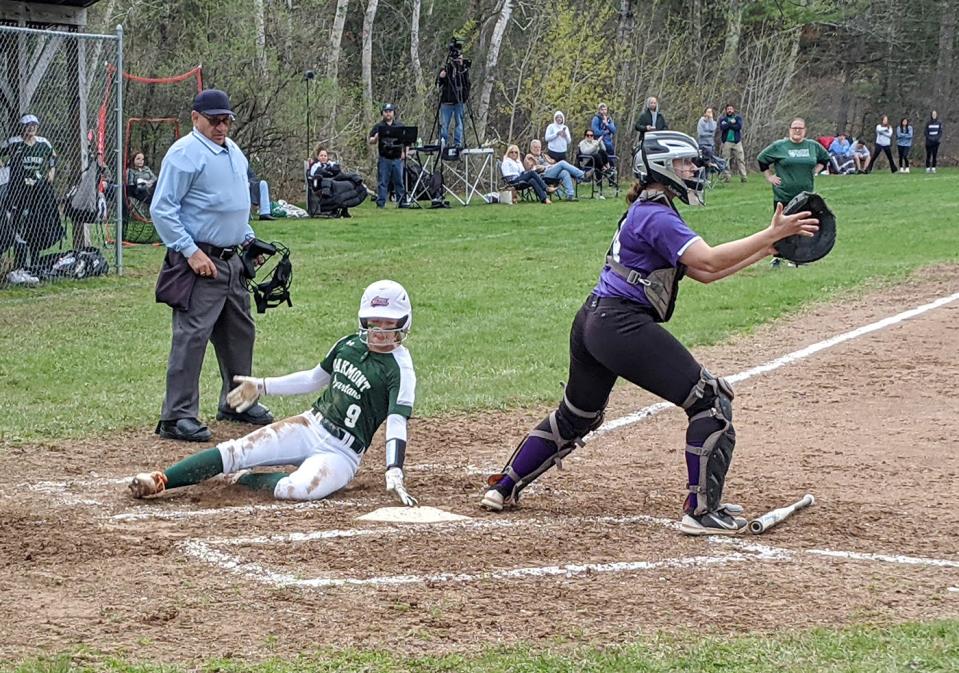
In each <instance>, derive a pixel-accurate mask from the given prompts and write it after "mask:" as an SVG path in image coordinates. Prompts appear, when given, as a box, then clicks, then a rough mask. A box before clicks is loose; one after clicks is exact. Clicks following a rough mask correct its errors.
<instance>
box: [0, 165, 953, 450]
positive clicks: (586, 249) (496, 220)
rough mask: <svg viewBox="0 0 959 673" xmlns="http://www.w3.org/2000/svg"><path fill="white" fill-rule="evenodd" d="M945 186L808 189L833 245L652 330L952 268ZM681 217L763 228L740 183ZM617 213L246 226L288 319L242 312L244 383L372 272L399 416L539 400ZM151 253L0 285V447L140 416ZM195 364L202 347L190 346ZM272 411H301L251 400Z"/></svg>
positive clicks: (758, 207) (330, 321) (334, 323)
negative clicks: (826, 215)
mask: <svg viewBox="0 0 959 673" xmlns="http://www.w3.org/2000/svg"><path fill="white" fill-rule="evenodd" d="M957 188H959V173H957V172H955V171H944V172H943V173H940V174H937V175H935V176H927V175H925V174H917V175H909V176H906V175H889V174H883V175H872V176H850V177H827V178H820V180H819V189H820V191H821V192H822V193H823V194H824V195H825V196H826V197H827V199H828V200H829V202H830V204H831V205H832V207H833V208H834V210H835V212H836V215H837V218H838V221H839V238H838V243H837V245H836V248H835V250H834V251H833V252H832V254H831V255H830V256H829V257H828V258H826V259H825V260H823V261H821V262H819V263H816V264H814V265H810V266H808V267H803V268H800V269H798V270H796V269H783V270H779V271H775V270H772V269H770V268H769V267H768V265H765V264H763V265H757V266H755V267H753V268H751V269H749V270H747V271H745V272H742V273H740V274H738V275H737V276H735V277H733V278H730V279H727V280H724V281H723V282H721V283H719V284H715V285H712V286H702V285H699V284H698V283H696V282H694V281H689V280H687V281H686V282H684V283H683V288H682V299H681V302H680V304H679V308H678V310H677V311H676V315H675V316H674V318H673V320H672V322H671V323H670V327H671V329H672V330H673V331H674V333H675V334H676V335H677V336H678V337H679V338H680V339H681V340H682V341H684V342H685V343H687V344H688V345H690V346H697V345H702V344H709V343H714V342H717V341H721V340H722V339H724V338H725V337H726V336H727V335H729V334H731V333H735V332H741V331H745V330H750V329H752V328H753V327H755V326H756V325H758V324H760V323H763V322H766V321H770V320H775V319H776V318H777V317H779V316H781V315H783V314H785V313H788V312H790V311H795V310H796V309H798V308H800V307H802V306H803V305H806V304H808V303H810V302H817V301H824V300H828V299H829V298H830V297H834V296H837V295H841V294H845V293H849V292H858V291H860V289H861V288H863V287H867V286H873V285H875V284H876V283H881V282H889V281H895V280H897V279H900V278H902V277H904V276H905V275H907V274H908V273H910V272H912V271H914V270H915V269H917V268H920V267H922V266H925V265H929V264H934V263H937V262H948V261H955V260H956V259H957V257H959V246H957V245H956V240H957V235H959V215H957V214H956V213H959V209H957V205H959V189H957ZM709 196H710V199H709V205H708V206H707V207H706V208H701V209H692V208H685V209H684V211H683V212H684V214H685V216H686V217H687V219H688V221H689V222H690V224H691V225H692V226H693V227H694V228H695V229H696V230H697V231H699V232H700V233H701V234H702V235H703V236H704V237H705V238H706V240H707V241H709V242H713V243H716V242H721V241H725V240H729V239H731V238H735V237H738V236H742V235H744V234H747V233H749V232H751V231H753V230H755V229H757V228H760V227H762V226H763V225H765V224H766V223H767V222H768V220H769V212H770V203H771V196H770V190H769V189H768V185H766V184H765V183H764V182H763V181H761V180H760V179H758V178H755V177H754V178H753V180H752V181H751V182H750V183H749V184H747V185H740V184H733V185H730V186H728V187H725V188H719V189H716V190H714V191H712V192H711V193H710V195H709ZM623 209H624V203H623V201H622V200H621V199H620V200H613V199H610V200H607V201H581V202H579V203H572V204H567V203H558V204H554V205H552V206H548V207H547V206H541V205H539V204H532V203H524V204H521V205H518V206H514V207H507V206H472V207H469V208H454V209H451V210H445V211H443V210H441V211H436V210H423V211H399V210H395V209H391V210H386V211H377V210H376V209H375V208H373V207H372V205H371V204H369V203H366V204H364V205H363V207H361V208H359V209H357V211H356V213H355V217H354V218H353V219H351V220H332V221H313V220H310V221H295V220H291V221H279V222H275V223H257V224H258V225H259V226H258V227H257V229H258V233H259V235H260V236H261V237H263V238H266V239H275V240H280V241H283V242H284V243H286V244H287V245H288V246H289V247H290V248H291V249H292V250H293V257H294V263H295V273H294V278H295V284H294V288H293V300H294V308H292V309H290V308H287V307H281V308H278V309H274V310H271V311H269V312H268V313H266V314H265V315H263V316H260V317H259V318H258V342H257V348H256V360H255V372H256V373H258V374H263V375H271V374H280V373H286V372H288V371H294V370H297V369H304V368H307V367H312V366H314V365H315V364H316V363H317V362H318V361H319V360H320V359H321V358H322V356H323V355H324V354H325V353H326V351H327V349H328V348H329V347H330V345H331V344H332V343H333V341H334V340H335V339H336V338H338V337H339V336H342V335H343V334H346V333H347V332H349V331H352V330H354V329H355V327H356V309H357V304H358V301H359V296H360V294H361V292H362V290H363V288H364V287H365V286H366V285H367V284H368V283H370V282H372V281H374V280H376V279H378V278H382V277H390V278H393V279H395V280H398V281H399V282H401V283H403V284H404V285H405V286H406V288H407V289H408V290H409V292H410V295H411V297H412V299H413V305H414V324H413V333H412V337H411V339H410V348H411V351H412V353H413V357H414V361H415V363H416V366H417V374H418V380H419V386H418V390H417V403H418V410H417V411H418V413H419V414H421V415H436V414H443V413H450V412H468V411H469V410H472V409H479V408H511V407H515V406H517V405H527V404H531V403H537V402H546V401H551V400H552V399H554V398H555V397H556V395H557V391H558V384H559V382H560V381H562V380H563V378H564V376H565V371H566V348H567V335H568V330H569V325H570V322H571V320H572V317H573V315H574V313H575V311H576V309H577V307H578V306H579V304H580V303H581V302H582V300H583V298H584V297H585V296H586V295H587V294H588V292H589V291H590V289H591V287H592V285H593V283H594V282H595V279H596V276H597V273H598V271H599V268H600V266H601V263H602V260H603V256H604V254H605V250H606V246H607V244H608V242H609V239H610V237H611V236H612V233H613V231H614V229H615V226H616V221H617V217H618V216H619V215H620V214H621V213H622V211H623ZM161 258H162V251H161V249H160V248H156V247H150V246H141V247H136V248H128V249H127V250H126V251H125V256H124V259H125V264H126V273H125V275H124V276H123V277H122V278H118V277H109V278H104V279H95V280H89V281H85V282H74V283H60V284H56V285H50V286H44V287H40V288H36V289H32V290H4V291H2V292H0V325H3V329H2V331H0V399H2V400H3V401H4V403H3V407H4V424H3V429H2V430H0V432H2V437H0V439H2V440H4V441H6V442H43V441H49V440H55V439H61V438H76V437H86V436H91V435H96V434H98V433H105V432H108V431H112V430H116V429H124V428H131V429H135V428H143V429H147V428H149V427H150V426H152V425H153V423H155V420H156V418H157V416H158V413H159V407H160V402H161V399H162V395H163V381H164V372H165V367H166V358H167V354H168V349H169V339H170V326H169V320H170V312H169V309H168V308H167V307H165V306H162V305H159V304H156V303H154V300H153V284H154V280H155V277H156V271H157V269H158V268H159V264H160V260H161ZM208 355H209V358H212V357H213V354H212V349H211V350H210V352H209V353H208ZM218 386H219V381H218V380H217V372H216V367H215V366H208V367H207V368H206V369H205V371H204V376H203V380H202V407H201V414H202V415H203V417H204V418H212V416H213V415H214V414H215V412H216V408H215V404H216V391H217V390H218ZM270 403H271V405H272V406H273V407H274V409H275V411H277V412H278V413H280V414H284V413H292V412H294V411H299V410H301V409H302V407H303V406H304V403H305V400H303V399H295V398H287V399H272V400H271V401H270Z"/></svg>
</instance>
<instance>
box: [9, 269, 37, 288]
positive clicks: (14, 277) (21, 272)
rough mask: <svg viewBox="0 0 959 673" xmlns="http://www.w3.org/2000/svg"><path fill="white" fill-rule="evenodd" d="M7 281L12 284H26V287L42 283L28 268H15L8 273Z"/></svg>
mask: <svg viewBox="0 0 959 673" xmlns="http://www.w3.org/2000/svg"><path fill="white" fill-rule="evenodd" d="M7 282H8V283H10V284H11V285H24V286H26V287H36V286H37V285H39V284H40V279H39V278H37V277H36V276H34V275H33V274H31V273H30V272H29V271H27V270H26V269H14V270H13V271H11V272H10V273H8V274H7Z"/></svg>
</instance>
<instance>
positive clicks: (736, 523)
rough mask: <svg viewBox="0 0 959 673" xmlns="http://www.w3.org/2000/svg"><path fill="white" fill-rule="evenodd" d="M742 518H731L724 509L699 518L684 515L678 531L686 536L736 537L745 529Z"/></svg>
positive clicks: (744, 522)
mask: <svg viewBox="0 0 959 673" xmlns="http://www.w3.org/2000/svg"><path fill="white" fill-rule="evenodd" d="M746 525H747V521H746V519H745V518H743V517H739V516H733V515H732V513H731V512H730V511H729V510H728V509H726V508H725V507H723V508H721V509H719V510H717V511H715V512H706V513H704V514H701V515H699V516H693V515H692V514H686V515H684V516H683V519H682V521H680V522H679V530H680V531H682V532H683V533H685V534H686V535H737V534H739V533H741V532H742V531H744V530H745V529H746Z"/></svg>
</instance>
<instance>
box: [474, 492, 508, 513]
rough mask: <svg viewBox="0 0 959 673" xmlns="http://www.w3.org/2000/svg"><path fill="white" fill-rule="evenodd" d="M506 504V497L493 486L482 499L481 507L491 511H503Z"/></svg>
mask: <svg viewBox="0 0 959 673" xmlns="http://www.w3.org/2000/svg"><path fill="white" fill-rule="evenodd" d="M505 506H506V498H505V497H504V496H503V494H502V493H500V492H499V491H497V490H496V489H495V488H491V489H490V490H488V491H487V492H486V495H484V496H483V499H482V500H480V507H482V508H483V509H485V510H489V511H490V512H502V511H503V507H505Z"/></svg>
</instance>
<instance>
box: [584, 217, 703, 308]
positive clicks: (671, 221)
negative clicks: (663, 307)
mask: <svg viewBox="0 0 959 673" xmlns="http://www.w3.org/2000/svg"><path fill="white" fill-rule="evenodd" d="M697 239H699V234H697V233H696V232H695V231H693V230H692V229H690V228H689V227H688V226H687V224H686V223H685V222H683V218H681V217H680V216H679V214H678V213H677V212H676V211H675V210H673V209H672V208H670V207H669V206H667V205H666V204H664V203H658V202H655V201H639V200H637V201H634V202H633V204H632V205H631V206H630V207H629V210H628V211H627V213H626V219H625V220H624V221H623V222H622V224H621V225H620V227H619V230H618V231H617V232H616V236H614V237H613V242H612V245H610V249H609V254H610V255H612V256H613V259H615V260H617V261H618V262H619V263H620V264H623V265H624V266H627V267H629V268H630V269H636V270H638V271H642V272H643V274H644V275H645V274H647V273H649V272H650V271H654V270H656V269H665V268H667V267H676V266H678V265H679V258H680V257H681V256H682V254H683V253H684V252H686V248H688V247H689V246H690V245H692V244H693V243H694V242H695V241H696V240H697ZM593 294H595V295H597V296H599V297H624V298H626V299H630V300H632V301H635V302H638V303H640V304H643V305H645V306H651V304H650V303H649V300H647V299H646V295H645V293H644V292H643V286H642V285H630V284H629V283H627V282H626V279H625V278H620V277H619V276H618V275H616V273H614V272H613V271H612V270H611V269H610V268H609V266H603V270H602V272H600V274H599V282H597V283H596V287H595V288H594V289H593Z"/></svg>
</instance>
